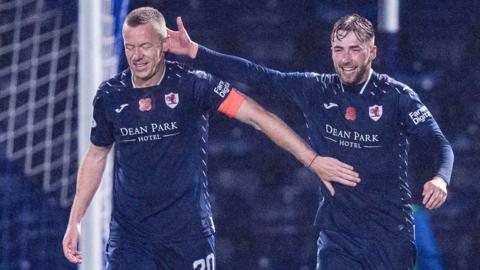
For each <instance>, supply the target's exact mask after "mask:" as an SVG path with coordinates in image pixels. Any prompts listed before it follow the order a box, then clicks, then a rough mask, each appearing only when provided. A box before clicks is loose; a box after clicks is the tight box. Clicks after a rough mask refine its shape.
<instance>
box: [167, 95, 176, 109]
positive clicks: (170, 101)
mask: <svg viewBox="0 0 480 270" xmlns="http://www.w3.org/2000/svg"><path fill="white" fill-rule="evenodd" d="M178 101H179V100H178V93H168V94H166V95H165V104H167V106H168V107H170V108H171V109H173V108H175V107H177V105H178Z"/></svg>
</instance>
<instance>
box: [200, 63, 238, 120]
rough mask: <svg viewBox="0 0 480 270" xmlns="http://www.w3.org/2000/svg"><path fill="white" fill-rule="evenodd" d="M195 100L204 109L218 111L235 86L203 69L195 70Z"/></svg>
mask: <svg viewBox="0 0 480 270" xmlns="http://www.w3.org/2000/svg"><path fill="white" fill-rule="evenodd" d="M194 75H195V81H194V87H193V95H194V101H195V103H196V104H197V106H200V107H201V108H202V109H203V110H208V111H216V110H217V109H218V108H219V107H220V105H221V104H222V103H223V101H224V100H225V99H226V98H227V97H228V96H229V94H230V92H231V91H233V90H234V88H233V86H232V85H231V84H230V83H229V82H227V81H224V80H220V79H218V78H216V77H214V76H212V75H211V74H208V73H205V72H203V71H194Z"/></svg>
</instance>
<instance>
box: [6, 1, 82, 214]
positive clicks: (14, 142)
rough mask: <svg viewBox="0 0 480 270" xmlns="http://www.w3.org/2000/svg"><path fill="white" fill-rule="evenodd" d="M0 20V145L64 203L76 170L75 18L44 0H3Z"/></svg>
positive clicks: (69, 194) (70, 191)
mask: <svg viewBox="0 0 480 270" xmlns="http://www.w3.org/2000/svg"><path fill="white" fill-rule="evenodd" d="M50 2H52V1H50ZM0 22H1V24H0V41H1V43H0V59H1V60H0V104H1V110H0V123H1V124H0V130H1V133H0V146H1V149H2V150H4V151H5V156H6V157H7V158H8V159H9V160H11V161H14V162H16V163H17V164H20V166H19V167H21V168H22V169H23V173H24V174H25V175H26V176H29V177H31V178H32V179H34V181H36V182H37V184H38V185H39V186H41V188H42V189H43V190H44V191H46V192H49V193H52V196H53V197H54V198H56V199H57V201H58V202H59V203H60V204H61V205H62V206H67V205H69V204H70V202H71V200H72V197H73V194H74V191H75V186H74V185H75V174H76V169H77V133H76V130H77V116H76V113H75V111H76V108H77V100H76V99H77V96H76V95H77V94H76V90H75V89H76V86H77V79H76V78H77V57H78V52H77V51H78V41H77V39H78V35H77V22H76V20H74V19H73V20H72V17H71V16H69V14H66V13H65V12H63V11H62V9H60V8H55V7H51V6H49V3H48V1H43V0H17V1H5V0H2V2H1V3H0Z"/></svg>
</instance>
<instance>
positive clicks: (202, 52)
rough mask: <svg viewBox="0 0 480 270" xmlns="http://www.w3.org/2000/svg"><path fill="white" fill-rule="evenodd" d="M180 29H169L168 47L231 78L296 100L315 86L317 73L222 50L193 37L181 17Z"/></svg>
mask: <svg viewBox="0 0 480 270" xmlns="http://www.w3.org/2000/svg"><path fill="white" fill-rule="evenodd" d="M177 27H178V31H173V30H170V29H169V30H168V39H167V44H166V45H165V51H167V52H170V53H174V54H177V55H182V56H187V57H190V58H191V59H193V61H192V62H191V64H192V65H193V66H194V67H195V68H197V69H200V70H205V71H207V72H209V73H212V74H214V75H216V76H218V77H221V78H224V79H225V80H227V81H238V82H242V83H245V84H247V85H249V86H251V87H253V88H257V89H264V90H267V89H268V90H271V91H273V92H277V91H280V92H281V93H285V94H287V95H288V96H289V97H290V98H292V99H293V100H294V101H296V102H301V101H300V99H301V97H302V93H303V92H304V91H308V90H309V89H311V87H310V86H311V85H310V84H311V83H312V80H309V79H308V78H310V77H312V76H313V73H302V72H288V73H287V72H280V71H278V70H274V69H270V68H267V67H264V66H262V65H259V64H256V63H253V62H251V61H249V60H246V59H243V58H240V57H236V56H232V55H226V54H222V53H219V52H216V51H213V50H210V49H207V48H205V47H203V46H200V45H199V44H197V43H196V42H194V41H192V40H191V39H190V37H189V35H188V33H187V30H186V29H185V26H184V24H183V22H182V19H181V18H180V17H178V18H177Z"/></svg>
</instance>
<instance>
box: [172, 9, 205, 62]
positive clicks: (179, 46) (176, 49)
mask: <svg viewBox="0 0 480 270" xmlns="http://www.w3.org/2000/svg"><path fill="white" fill-rule="evenodd" d="M177 27H178V31H173V30H170V29H167V34H168V38H167V44H166V46H165V51H166V52H170V53H173V54H176V55H183V56H189V57H190V58H192V59H195V57H196V56H197V52H198V44H197V43H195V42H193V41H192V40H191V39H190V37H189V36H188V33H187V30H186V29H185V26H184V25H183V21H182V17H177Z"/></svg>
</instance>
